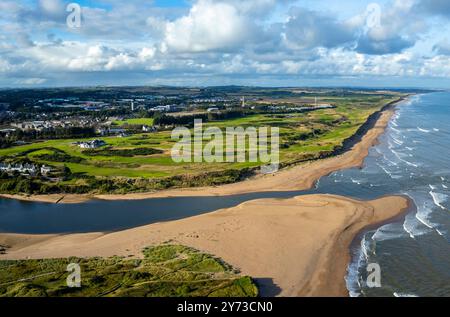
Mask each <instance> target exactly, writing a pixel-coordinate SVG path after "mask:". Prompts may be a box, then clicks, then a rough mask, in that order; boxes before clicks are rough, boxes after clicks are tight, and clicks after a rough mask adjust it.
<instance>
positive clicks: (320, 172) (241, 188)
mask: <svg viewBox="0 0 450 317" xmlns="http://www.w3.org/2000/svg"><path fill="white" fill-rule="evenodd" d="M402 101H404V99H403V98H402V99H400V100H398V101H395V102H391V103H389V104H387V105H385V106H384V107H383V109H382V110H380V111H379V112H378V113H374V114H373V115H375V114H376V115H377V118H375V121H374V124H373V126H372V127H371V128H369V129H364V125H363V126H362V130H363V131H361V132H360V131H358V132H357V133H355V135H353V136H352V137H351V138H350V139H349V140H348V142H346V143H347V144H344V146H343V149H342V150H341V152H342V153H341V154H339V155H336V156H332V157H329V158H324V159H320V160H315V161H311V162H307V163H304V164H300V165H295V166H292V167H287V168H284V169H282V170H280V171H278V172H277V173H275V174H269V175H257V176H255V177H253V178H250V179H247V180H244V181H241V182H238V183H233V184H226V185H220V186H216V187H212V186H210V187H198V188H180V189H167V190H162V191H157V192H149V193H132V194H120V195H118V194H111V195H75V194H67V195H64V194H52V195H31V196H25V195H8V194H0V198H7V199H17V200H22V201H32V202H44V203H65V204H76V203H84V202H87V201H89V200H93V199H96V200H144V199H150V198H170V197H193V196H202V197H211V196H227V195H238V194H247V193H253V192H269V191H294V190H308V189H310V188H312V187H313V186H314V184H315V182H316V181H317V180H319V179H320V178H321V177H323V176H326V175H329V174H330V173H332V172H335V171H337V170H342V169H348V168H353V167H361V166H362V164H363V162H364V159H365V158H366V156H367V155H368V153H369V150H370V148H371V147H372V146H373V145H375V144H376V143H377V142H378V137H379V136H380V135H382V134H383V133H384V131H385V128H386V126H387V125H388V123H389V121H390V119H391V117H392V116H393V114H394V113H395V106H396V105H397V104H398V103H399V102H402ZM373 119H374V118H373V117H372V118H368V120H367V121H366V123H365V124H367V123H368V122H369V121H370V120H373Z"/></svg>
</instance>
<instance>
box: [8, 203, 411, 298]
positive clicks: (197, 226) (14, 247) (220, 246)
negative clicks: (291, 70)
mask: <svg viewBox="0 0 450 317" xmlns="http://www.w3.org/2000/svg"><path fill="white" fill-rule="evenodd" d="M407 207H408V200H407V199H406V198H404V197H396V196H393V197H385V198H382V199H378V200H375V201H369V202H361V201H356V200H352V199H348V198H344V197H337V196H331V195H311V196H301V197H296V198H292V199H282V200H280V199H263V200H255V201H250V202H246V203H244V204H241V205H239V206H237V207H234V208H230V209H223V210H219V211H216V212H213V213H209V214H205V215H201V216H196V217H192V218H187V219H182V220H178V221H170V222H166V223H157V224H151V225H147V226H143V227H139V228H134V229H130V230H126V231H121V232H115V233H88V234H70V235H17V234H1V235H0V245H7V246H9V247H10V249H8V250H7V254H4V255H0V259H29V258H59V257H68V256H78V257H93V256H104V257H107V256H113V255H121V256H139V254H140V250H142V249H143V248H144V247H146V246H150V245H155V244H160V243H165V242H170V243H172V244H183V245H187V246H191V247H194V248H196V249H199V250H201V251H205V252H208V253H211V254H213V255H215V256H218V257H220V258H222V259H223V260H225V261H226V262H228V263H229V264H231V265H233V266H234V267H236V268H238V269H240V270H241V272H242V274H246V275H250V276H252V277H254V278H255V279H256V280H257V281H258V283H259V285H260V287H261V292H262V295H263V296H274V295H277V296H347V295H348V293H347V289H346V287H345V281H344V277H345V274H346V268H347V265H348V263H349V261H350V255H349V246H350V244H351V242H352V240H353V239H354V237H355V236H356V235H357V234H358V233H359V232H360V231H361V230H362V229H363V228H364V227H366V226H369V225H373V224H375V223H380V222H383V221H386V220H388V219H391V218H393V217H396V216H398V215H399V214H401V213H402V212H403V211H404V210H405V209H406V208H407Z"/></svg>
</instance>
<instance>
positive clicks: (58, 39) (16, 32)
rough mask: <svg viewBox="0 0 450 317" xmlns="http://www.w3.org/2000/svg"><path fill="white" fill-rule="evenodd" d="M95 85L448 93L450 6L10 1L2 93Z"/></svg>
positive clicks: (2, 39)
mask: <svg viewBox="0 0 450 317" xmlns="http://www.w3.org/2000/svg"><path fill="white" fill-rule="evenodd" d="M69 4H74V5H72V6H68V5H69ZM78 8H79V9H80V11H78ZM68 9H69V10H68ZM78 13H79V15H78ZM78 17H80V19H79V20H78ZM78 21H79V23H77V22H78ZM96 85H108V86H121V85H171V86H218V85H248V86H339V87H344V86H358V87H363V86H364V87H408V88H412V87H414V88H444V89H448V88H450V1H448V0H380V1H373V0H372V1H365V0H362V1H360V0H347V1H345V0H344V1H342V0H341V1H331V0H245V1H241V0H127V1H121V0H98V1H91V0H78V1H76V0H72V1H64V0H0V87H25V88H36V87H60V86H96Z"/></svg>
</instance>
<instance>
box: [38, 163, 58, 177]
mask: <svg viewBox="0 0 450 317" xmlns="http://www.w3.org/2000/svg"><path fill="white" fill-rule="evenodd" d="M54 171H55V170H54V168H53V167H51V166H46V165H42V166H41V174H42V175H44V176H45V175H48V174H50V173H52V172H54Z"/></svg>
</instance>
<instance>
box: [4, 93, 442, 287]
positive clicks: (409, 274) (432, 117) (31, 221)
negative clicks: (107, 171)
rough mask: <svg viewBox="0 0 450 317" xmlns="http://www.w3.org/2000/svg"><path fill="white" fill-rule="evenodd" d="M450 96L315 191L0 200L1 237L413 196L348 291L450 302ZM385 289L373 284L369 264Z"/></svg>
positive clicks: (356, 265) (426, 103)
mask: <svg viewBox="0 0 450 317" xmlns="http://www.w3.org/2000/svg"><path fill="white" fill-rule="evenodd" d="M449 188H450V93H449V92H440V93H432V94H424V95H418V96H414V97H412V98H411V99H410V100H408V101H405V102H403V103H402V104H401V105H399V106H398V107H397V111H396V114H395V116H394V118H393V120H391V122H390V124H389V126H388V128H387V130H386V133H385V134H384V135H383V136H382V137H381V138H380V143H379V144H378V145H377V146H375V147H373V148H372V149H371V150H370V154H369V156H368V157H367V158H366V159H365V163H364V167H363V168H362V169H359V168H358V169H348V170H344V171H339V172H335V173H333V174H331V175H330V176H327V177H323V178H322V179H320V181H319V182H318V183H317V184H316V187H315V188H314V189H311V190H308V191H292V192H268V193H252V194H244V195H236V196H226V197H180V198H161V199H148V200H141V201H91V202H88V203H84V204H77V205H59V204H45V203H34V202H20V201H15V200H8V199H0V232H15V233H68V232H92V231H114V230H122V229H127V228H132V227H136V226H140V225H145V224H150V223H154V222H161V221H169V220H174V219H180V218H185V217H190V216H193V215H198V214H202V213H207V212H211V211H214V210H217V209H221V208H229V207H232V206H236V205H238V204H240V203H242V202H245V201H248V200H253V199H260V198H290V197H294V196H298V195H305V194H311V193H328V194H336V195H344V196H350V197H354V198H357V199H363V200H365V199H375V198H379V197H382V196H385V195H392V194H402V195H408V196H409V197H411V199H412V200H413V201H414V202H415V208H414V210H412V211H411V212H409V213H408V215H406V217H405V219H401V220H399V221H397V222H395V223H391V224H388V225H385V226H382V227H381V228H379V229H377V230H373V231H370V232H367V233H366V234H364V236H363V237H362V239H361V243H360V244H359V245H356V246H354V247H353V248H352V250H351V251H352V255H353V261H352V263H351V265H350V266H349V269H348V275H347V278H346V280H347V287H348V289H349V290H350V293H351V295H352V296H450V244H449V242H450V199H449V197H450V190H449ZM371 263H376V264H378V265H379V266H380V269H381V287H379V288H370V287H368V286H367V283H366V280H367V275H368V273H367V267H368V264H371Z"/></svg>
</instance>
